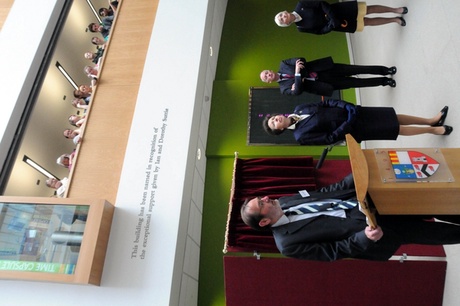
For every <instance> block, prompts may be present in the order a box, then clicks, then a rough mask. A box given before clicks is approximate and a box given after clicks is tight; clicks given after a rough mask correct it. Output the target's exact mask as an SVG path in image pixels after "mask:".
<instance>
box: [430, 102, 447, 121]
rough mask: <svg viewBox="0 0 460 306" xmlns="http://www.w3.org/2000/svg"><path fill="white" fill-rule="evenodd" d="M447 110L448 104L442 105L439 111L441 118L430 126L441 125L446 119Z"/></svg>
mask: <svg viewBox="0 0 460 306" xmlns="http://www.w3.org/2000/svg"><path fill="white" fill-rule="evenodd" d="M448 111H449V106H447V105H446V106H444V107H443V108H442V109H441V111H440V113H441V118H440V119H439V121H438V122H436V124H433V125H432V126H443V125H444V121H446V117H447V112H448Z"/></svg>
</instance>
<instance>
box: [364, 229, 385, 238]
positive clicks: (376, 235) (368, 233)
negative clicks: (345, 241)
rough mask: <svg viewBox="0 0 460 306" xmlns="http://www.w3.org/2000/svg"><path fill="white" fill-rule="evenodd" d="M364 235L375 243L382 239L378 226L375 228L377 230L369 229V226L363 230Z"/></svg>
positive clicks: (381, 232)
mask: <svg viewBox="0 0 460 306" xmlns="http://www.w3.org/2000/svg"><path fill="white" fill-rule="evenodd" d="M364 233H365V234H366V237H367V238H369V239H370V240H372V241H375V242H377V241H379V240H380V239H382V237H383V231H382V228H381V227H380V226H377V228H371V227H370V226H367V227H366V228H365V229H364Z"/></svg>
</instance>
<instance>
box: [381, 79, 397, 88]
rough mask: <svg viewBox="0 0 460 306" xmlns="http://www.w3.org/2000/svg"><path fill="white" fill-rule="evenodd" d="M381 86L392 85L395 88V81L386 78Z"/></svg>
mask: <svg viewBox="0 0 460 306" xmlns="http://www.w3.org/2000/svg"><path fill="white" fill-rule="evenodd" d="M383 86H390V87H393V88H395V87H396V81H395V80H393V79H388V78H387V79H386V80H385V83H383Z"/></svg>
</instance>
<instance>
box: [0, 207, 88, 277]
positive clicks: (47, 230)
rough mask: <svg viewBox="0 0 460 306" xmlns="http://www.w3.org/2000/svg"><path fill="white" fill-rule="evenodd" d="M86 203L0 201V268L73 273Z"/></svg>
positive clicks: (86, 209) (85, 215) (78, 250)
mask: <svg viewBox="0 0 460 306" xmlns="http://www.w3.org/2000/svg"><path fill="white" fill-rule="evenodd" d="M88 211H89V205H59V204H29V203H27V204H22V203H20V204H17V203H0V212H1V213H0V270H8V271H27V272H45V273H56V274H74V273H75V267H76V264H77V260H78V256H79V253H80V245H81V242H82V239H83V233H84V230H85V226H86V219H87V216H88Z"/></svg>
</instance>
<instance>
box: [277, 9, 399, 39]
mask: <svg viewBox="0 0 460 306" xmlns="http://www.w3.org/2000/svg"><path fill="white" fill-rule="evenodd" d="M382 13H393V14H407V13H408V9H407V7H399V8H392V7H388V6H383V5H369V6H367V5H366V3H365V2H356V1H346V2H338V3H332V4H329V3H328V2H326V1H300V2H299V3H298V4H297V6H296V8H295V10H294V11H293V12H291V13H289V12H288V11H283V12H279V13H278V14H276V16H275V23H276V24H277V25H278V26H280V27H287V26H290V25H291V24H293V23H295V25H296V26H297V30H299V31H300V32H306V33H312V34H326V33H329V32H331V31H339V32H348V33H354V32H355V31H358V32H360V31H362V30H363V29H364V27H365V26H378V25H384V24H388V23H392V22H394V23H397V24H399V25H401V26H403V27H404V26H406V20H405V19H404V18H403V17H374V18H368V17H365V16H366V15H368V14H382Z"/></svg>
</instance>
